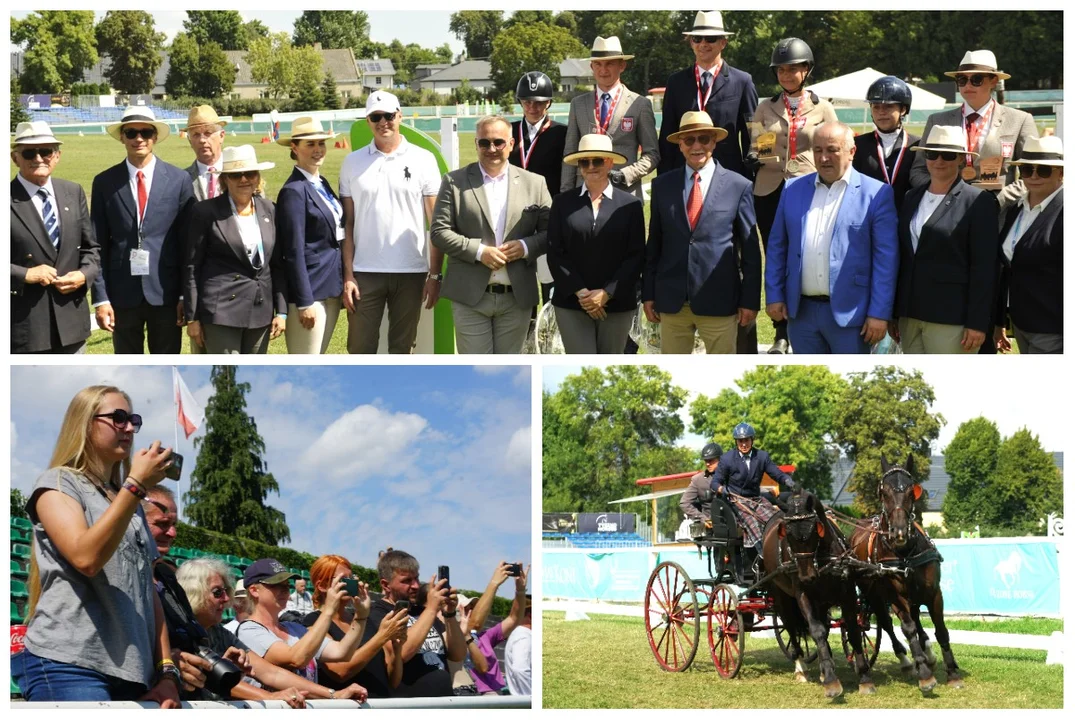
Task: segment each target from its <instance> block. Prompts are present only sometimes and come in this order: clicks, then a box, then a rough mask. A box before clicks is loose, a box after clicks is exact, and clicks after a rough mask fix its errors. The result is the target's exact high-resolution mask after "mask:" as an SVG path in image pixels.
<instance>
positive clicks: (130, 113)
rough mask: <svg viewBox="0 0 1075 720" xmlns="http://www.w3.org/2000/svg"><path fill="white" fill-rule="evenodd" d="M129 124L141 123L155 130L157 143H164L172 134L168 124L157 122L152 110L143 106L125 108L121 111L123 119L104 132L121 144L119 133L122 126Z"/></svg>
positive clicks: (121, 139)
mask: <svg viewBox="0 0 1075 720" xmlns="http://www.w3.org/2000/svg"><path fill="white" fill-rule="evenodd" d="M131 123H143V124H145V125H152V126H153V127H155V128H157V142H164V141H165V140H166V139H167V138H168V136H169V135H171V134H172V131H171V129H170V128H169V127H168V123H163V122H161V121H160V120H158V119H157V116H156V115H154V114H153V108H151V107H146V106H143V105H139V106H137V107H129V108H127V109H126V110H124V111H123V119H122V120H120V121H119V122H118V123H112V124H111V125H109V126H108V127H107V128H105V130H106V131H107V132H108V134H109V135H111V136H112V137H114V138H116V139H117V140H119V141H120V142H123V138H121V137H120V133H121V132H122V131H123V126H124V125H130V124H131Z"/></svg>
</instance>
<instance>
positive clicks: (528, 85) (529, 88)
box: [515, 70, 553, 102]
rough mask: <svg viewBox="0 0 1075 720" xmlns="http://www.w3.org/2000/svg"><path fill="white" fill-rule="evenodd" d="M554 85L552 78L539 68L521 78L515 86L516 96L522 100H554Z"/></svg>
mask: <svg viewBox="0 0 1075 720" xmlns="http://www.w3.org/2000/svg"><path fill="white" fill-rule="evenodd" d="M552 95H553V86H552V79H551V78H550V77H549V76H548V75H546V74H545V73H543V72H538V71H537V70H531V71H530V72H528V73H526V74H524V75H523V76H522V77H521V78H519V83H518V85H516V86H515V97H516V98H517V99H518V100H519V101H520V102H522V101H523V100H537V101H539V102H543V101H546V100H552Z"/></svg>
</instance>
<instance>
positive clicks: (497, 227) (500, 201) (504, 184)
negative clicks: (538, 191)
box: [476, 163, 511, 285]
mask: <svg viewBox="0 0 1075 720" xmlns="http://www.w3.org/2000/svg"><path fill="white" fill-rule="evenodd" d="M478 169H479V170H480V171H481V174H482V192H484V193H485V202H486V203H488V205H489V215H490V216H491V217H492V219H493V237H494V238H496V246H497V247H500V246H501V245H503V244H504V226H505V225H506V224H507V221H508V167H507V165H505V166H504V169H503V171H501V173H500V174H499V175H497V176H496V177H493V176H492V175H489V174H487V173H486V172H485V168H483V167H482V165H481V163H478ZM476 257H477V258H478V262H481V258H482V246H481V244H479V245H478V252H477V254H476ZM489 284H490V285H511V280H510V279H509V278H508V269H507V266H505V267H502V268H499V269H497V270H493V271H492V274H491V275H490V276H489Z"/></svg>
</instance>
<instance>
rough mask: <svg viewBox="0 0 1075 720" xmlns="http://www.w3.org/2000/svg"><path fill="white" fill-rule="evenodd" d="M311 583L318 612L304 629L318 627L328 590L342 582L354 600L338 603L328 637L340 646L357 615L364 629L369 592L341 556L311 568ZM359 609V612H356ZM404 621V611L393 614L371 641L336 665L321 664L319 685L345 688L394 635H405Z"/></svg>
mask: <svg viewBox="0 0 1075 720" xmlns="http://www.w3.org/2000/svg"><path fill="white" fill-rule="evenodd" d="M310 580H311V581H312V582H313V585H314V594H313V598H312V604H313V606H314V607H315V608H317V610H316V611H314V612H311V613H308V614H307V615H306V616H305V617H303V618H302V620H301V622H302V624H303V625H304V626H306V627H313V626H314V625H315V624H316V623H317V621H318V620H319V619H320V618H321V609H322V608H323V607H324V605H325V600H326V597H327V595H328V589H329V588H330V587H332V586H334V585H335V584H336V583H338V582H341V581H342V582H343V583H344V587H345V589H346V590H347V593H348V594H349V595H351V596H352V597H354V598H355V604H354V605H347V604H346V603H341V604H340V605H339V606H338V607H337V609H336V613H335V614H334V615H333V616H332V622H331V623H330V624H329V628H328V634H329V637H330V638H332V639H333V640H336V641H337V642H342V641H343V639H344V637H345V636H346V635H347V631H348V629H349V628H350V627H351V623H352V622H354V621H355V619H356V617H358V616H359V615H361V616H362V618H363V620H361V621H358V622H359V625H361V626H363V627H364V626H365V624H366V620H365V618H368V617H369V614H370V595H369V590H368V588H367V586H366V583H364V582H359V581H358V580H356V579H355V578H354V571H353V570H352V569H351V563H350V562H349V561H348V560H347V558H345V557H343V556H341V555H322V556H321V557H319V558H317V560H315V561H314V564H313V566H312V567H311V568H310ZM300 582H302V581H301V580H296V581H295V588H296V591H297V590H298V586H299V583H300ZM359 605H361V609H359V610H356V608H358V607H359ZM407 621H408V615H407V612H406V611H398V612H397V611H393V612H392V613H390V614H389V615H388V616H387V617H386V618H385V619H384V620H383V621H382V622H381V626H380V628H378V630H377V632H375V633H374V634H373V637H372V638H370V639H369V640H367V641H364V642H363V643H362V644H361V645H360V646H358V648H357V649H356V650H355V651H354V652H353V653H351V656H350V657H349V658H347V659H345V660H340V661H338V662H328V661H322V662H321V663H320V668H319V670H320V671H321V673H320V674H321V682H322V683H323V684H324V685H326V686H327V687H330V688H336V689H342V688H344V687H347V686H348V685H349V684H350V683H351V680H352V679H353V678H354V677H355V676H356V675H358V673H359V672H360V671H361V670H362V668H364V667H366V665H367V663H369V662H370V660H372V659H373V658H374V657H375V656H376V655H377V652H378V651H380V650H381V649H382V648H384V647H385V646H386V645H387V644H389V643H390V642H391V641H392V638H393V637H394V636H395V635H396V634H398V633H400V632H405V631H406V629H407ZM391 664H392V663H389V665H391Z"/></svg>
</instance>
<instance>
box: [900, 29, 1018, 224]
mask: <svg viewBox="0 0 1075 720" xmlns="http://www.w3.org/2000/svg"><path fill="white" fill-rule="evenodd" d="M945 75H947V76H948V77H953V78H955V79H956V85H957V86H958V88H959V94H960V96H961V97H962V98H963V105H962V107H958V108H956V109H954V110H945V111H943V112H939V113H934V114H933V115H930V116H929V119H928V120H926V129H925V130H923V131H922V137H929V131H930V129H932V128H933V126H934V125H944V126H955V127H961V128H963V134H964V138H965V139H966V140H967V145H968V147H967V150H968V151H970V152H976V153H978V155H976V156H975V155H968V156H967V158H968V159H970V160H971V164H970V165H966V164H965V162H964V165H961V168H962V177H963V179H964V180H966V181H967V182H970V183H974V182H977V181H980V180H983V178H982V177H981V174H982V171H981V168H980V167H979V165H980V162H981V160H982V159H984V158H997V157H999V158H1001V159H1002V163H1003V164H1002V166H1001V169H1000V173H999V176H998V178H997V179H998V180H999V181H1001V182H1003V183H1004V187H1003V188H1002V189H1001V190H1000V191H999V193H998V194H997V201H998V202H1000V208H1001V210H1002V211H1003V210H1004V208H1006V207H1008V206H1010V205H1013V204H1014V203H1016V202H1018V201H1019V200H1020V199H1021V198H1022V197H1023V195H1025V194H1026V190H1025V188H1024V186H1023V182H1022V180H1016V179H1015V166H1014V165H1012V161H1013V160H1018V159H1020V158H1021V157H1022V155H1023V145H1025V144H1026V141H1027V140H1029V139H1030V138H1036V137H1037V136H1038V127H1037V125H1035V124H1034V118H1033V116H1031V115H1030V113H1027V112H1024V111H1022V110H1016V109H1015V108H1010V107H1006V106H1004V105H1001V104H1000V103H998V102H997V101H996V100H994V99H993V90H994V89H995V88H996V86H997V83H998V82H999V81H1000V80H1007V79H1008V78H1010V77H1011V75H1009V74H1008V73H1006V72H1001V71H999V70H997V58H996V56H995V55H993V52H992V51H991V50H971V51H969V52H967V54H966V55H964V56H963V62H961V63H960V64H959V69H958V70H953V71H951V72H946V73H945ZM972 146H973V147H972ZM929 181H930V179H929V171H928V170H927V169H926V156H925V153H915V161H914V165H912V166H911V185H912V187H913V186H917V185H923V184H926V183H928V182H929Z"/></svg>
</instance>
